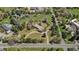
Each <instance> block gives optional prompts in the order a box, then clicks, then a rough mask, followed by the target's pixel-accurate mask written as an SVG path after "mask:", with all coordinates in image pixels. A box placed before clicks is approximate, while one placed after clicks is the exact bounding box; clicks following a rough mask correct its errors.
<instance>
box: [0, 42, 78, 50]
mask: <svg viewBox="0 0 79 59" xmlns="http://www.w3.org/2000/svg"><path fill="white" fill-rule="evenodd" d="M77 46H79V44H53V45H51V44H46V43H45V44H44V43H37V44H30V43H22V44H15V45H13V46H10V45H8V44H7V43H3V44H0V48H1V49H2V48H11V47H16V48H24V47H26V48H51V47H53V48H63V49H64V50H65V51H66V50H67V48H76V47H77Z"/></svg>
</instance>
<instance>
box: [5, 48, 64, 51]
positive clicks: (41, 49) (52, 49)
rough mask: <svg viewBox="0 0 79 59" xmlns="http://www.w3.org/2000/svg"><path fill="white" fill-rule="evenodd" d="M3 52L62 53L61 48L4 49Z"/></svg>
mask: <svg viewBox="0 0 79 59" xmlns="http://www.w3.org/2000/svg"><path fill="white" fill-rule="evenodd" d="M4 51H63V49H62V48H14V47H12V48H4Z"/></svg>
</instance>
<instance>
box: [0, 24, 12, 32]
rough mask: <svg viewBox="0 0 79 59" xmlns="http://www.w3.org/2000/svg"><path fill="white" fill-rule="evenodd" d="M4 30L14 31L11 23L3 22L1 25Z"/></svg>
mask: <svg viewBox="0 0 79 59" xmlns="http://www.w3.org/2000/svg"><path fill="white" fill-rule="evenodd" d="M0 27H1V28H2V29H3V30H4V31H6V32H7V33H10V32H12V31H11V30H12V25H11V24H2V25H1V26H0Z"/></svg>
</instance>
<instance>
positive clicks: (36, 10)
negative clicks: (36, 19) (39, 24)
mask: <svg viewBox="0 0 79 59" xmlns="http://www.w3.org/2000/svg"><path fill="white" fill-rule="evenodd" d="M28 10H29V11H30V12H42V11H44V7H30V8H28Z"/></svg>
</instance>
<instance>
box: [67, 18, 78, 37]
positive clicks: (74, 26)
mask: <svg viewBox="0 0 79 59" xmlns="http://www.w3.org/2000/svg"><path fill="white" fill-rule="evenodd" d="M66 27H67V28H68V29H69V31H71V34H72V36H74V35H76V33H77V32H78V30H79V22H78V21H77V19H73V20H72V21H70V25H66Z"/></svg>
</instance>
